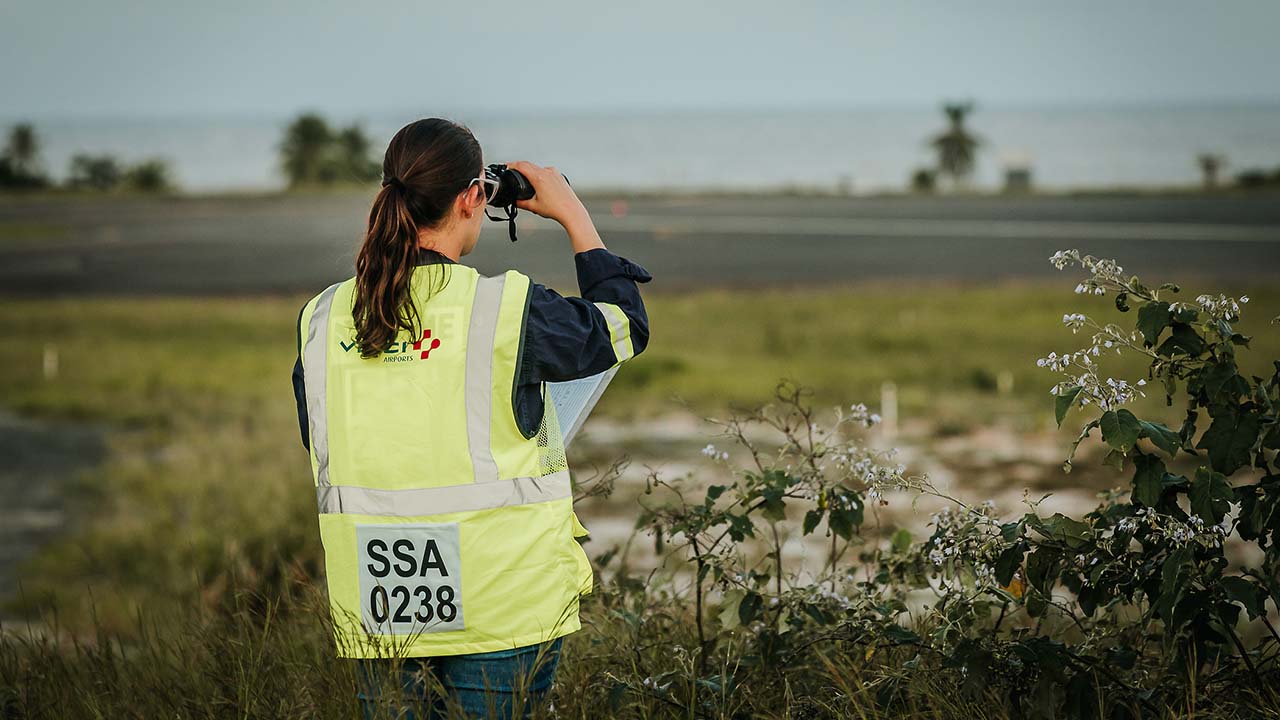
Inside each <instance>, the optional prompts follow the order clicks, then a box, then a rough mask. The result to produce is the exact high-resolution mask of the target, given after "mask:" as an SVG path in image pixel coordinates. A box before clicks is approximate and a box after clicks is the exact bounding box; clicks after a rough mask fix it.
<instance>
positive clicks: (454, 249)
mask: <svg viewBox="0 0 1280 720" xmlns="http://www.w3.org/2000/svg"><path fill="white" fill-rule="evenodd" d="M418 247H419V248H421V249H423V250H434V251H436V252H438V253H440V254H441V255H444V256H445V257H447V258H449V259H450V260H452V261H454V262H458V258H460V257H462V240H461V238H451V237H448V236H442V235H440V234H437V233H428V232H422V233H418Z"/></svg>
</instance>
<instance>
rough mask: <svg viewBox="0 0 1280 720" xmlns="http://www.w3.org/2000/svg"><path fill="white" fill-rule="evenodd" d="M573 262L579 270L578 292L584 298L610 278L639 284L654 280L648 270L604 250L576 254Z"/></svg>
mask: <svg viewBox="0 0 1280 720" xmlns="http://www.w3.org/2000/svg"><path fill="white" fill-rule="evenodd" d="M573 262H574V265H576V266H577V269H578V290H579V291H580V292H581V293H582V294H583V295H584V296H585V295H586V294H587V293H588V292H590V291H591V289H592V288H594V287H595V286H596V285H599V284H600V283H601V282H604V281H605V280H608V279H610V278H615V277H625V278H627V279H628V280H633V281H635V282H638V283H645V282H649V281H650V280H652V279H653V276H652V275H650V274H649V271H648V270H645V269H644V268H642V267H640V266H639V265H637V264H636V263H633V262H631V261H630V260H628V259H626V258H624V257H621V256H619V255H614V254H613V253H611V252H609V251H608V250H606V249H604V248H594V249H592V250H587V251H585V252H580V253H576V254H575V255H574V256H573Z"/></svg>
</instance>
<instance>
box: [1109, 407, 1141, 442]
mask: <svg viewBox="0 0 1280 720" xmlns="http://www.w3.org/2000/svg"><path fill="white" fill-rule="evenodd" d="M1141 429H1142V426H1141V425H1139V424H1138V418H1137V417H1135V416H1134V414H1133V413H1131V412H1129V411H1128V410H1125V409H1123V408H1121V409H1119V410H1108V411H1106V412H1105V413H1103V414H1102V439H1103V440H1105V441H1106V442H1107V444H1108V445H1110V446H1111V447H1113V448H1115V449H1116V450H1119V451H1120V452H1122V453H1123V452H1128V451H1129V450H1131V449H1132V448H1133V446H1134V443H1136V442H1138V432H1139V431H1140V430H1141Z"/></svg>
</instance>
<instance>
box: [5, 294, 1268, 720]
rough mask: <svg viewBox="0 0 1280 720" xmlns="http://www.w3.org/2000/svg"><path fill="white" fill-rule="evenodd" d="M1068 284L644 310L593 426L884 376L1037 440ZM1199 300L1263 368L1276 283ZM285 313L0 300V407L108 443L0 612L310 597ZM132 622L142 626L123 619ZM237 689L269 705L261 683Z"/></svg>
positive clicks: (210, 303)
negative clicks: (793, 386) (49, 360)
mask: <svg viewBox="0 0 1280 720" xmlns="http://www.w3.org/2000/svg"><path fill="white" fill-rule="evenodd" d="M1073 284H1074V282H1073V281H1070V280H1068V279H1067V278H1066V277H1064V278H1063V280H1062V281H1061V282H1058V283H1053V284H1052V285H1046V284H1039V285H1037V284H1027V283H1007V284H1000V285H993V284H982V285H975V284H945V285H943V284H938V285H924V284H903V283H885V284H875V285H860V286H856V287H850V288H848V289H838V290H837V289H830V290H821V291H817V290H815V291H782V290H769V291H714V292H705V293H694V294H684V295H655V296H651V297H649V298H647V304H648V308H649V312H650V317H651V324H652V328H653V332H652V337H651V341H650V347H649V349H648V350H647V351H646V352H645V353H644V354H643V355H641V356H640V357H638V358H637V359H636V360H635V361H633V362H632V363H631V364H629V365H628V366H627V367H625V368H624V369H623V370H621V371H620V373H619V375H618V379H617V381H616V382H615V384H614V385H613V386H612V387H611V389H610V391H609V393H608V394H607V395H606V398H605V400H604V402H603V404H602V406H601V408H600V412H601V413H603V414H604V415H606V416H611V417H614V418H618V419H628V418H648V419H658V420H660V419H661V418H663V417H665V416H667V415H668V414H670V413H680V412H686V411H688V410H692V411H693V412H696V413H717V412H720V411H723V410H725V409H726V408H729V407H732V406H734V405H740V404H741V405H751V404H756V403H759V402H762V401H765V400H767V399H768V398H769V396H770V395H771V392H772V389H773V387H774V385H775V384H776V382H777V381H778V380H779V379H781V378H789V379H793V380H796V381H798V382H800V383H802V384H804V385H806V386H809V387H811V388H813V390H814V392H815V403H816V404H818V405H819V406H821V405H823V404H848V403H850V402H858V401H863V402H866V403H867V404H868V405H871V406H872V407H873V409H874V408H875V404H876V403H877V402H878V397H879V395H878V393H879V388H880V386H881V383H883V382H885V381H890V380H891V381H893V382H895V383H896V384H897V386H898V388H899V396H900V399H901V411H900V412H901V414H902V416H903V417H908V416H909V417H916V418H926V419H928V420H930V421H931V422H932V423H933V425H934V427H935V428H936V429H937V432H938V433H949V432H956V431H958V429H963V428H967V427H972V426H976V425H982V424H985V423H989V422H993V421H995V420H997V419H999V420H1001V421H1009V420H1010V418H1012V419H1013V420H1014V421H1015V422H1014V424H1018V423H1021V424H1022V425H1023V426H1025V427H1028V428H1044V427H1046V426H1049V425H1051V423H1052V398H1051V397H1050V395H1049V394H1048V392H1047V389H1048V387H1049V386H1050V385H1051V384H1052V383H1053V382H1055V381H1056V378H1055V377H1053V376H1052V375H1051V374H1050V373H1049V372H1048V371H1046V370H1043V369H1040V368H1037V367H1036V365H1035V360H1036V358H1038V357H1041V356H1043V355H1046V354H1047V353H1048V352H1049V351H1051V350H1056V351H1058V352H1061V351H1063V350H1068V349H1072V348H1075V347H1078V346H1079V345H1081V344H1083V343H1084V338H1083V337H1073V336H1072V334H1071V333H1070V331H1069V330H1067V329H1065V328H1064V327H1063V325H1062V322H1061V317H1062V315H1063V314H1064V313H1067V312H1086V313H1090V314H1096V315H1097V316H1098V317H1099V318H1100V319H1103V320H1104V321H1114V320H1117V318H1116V317H1115V310H1114V307H1112V305H1111V300H1110V298H1089V297H1081V296H1074V295H1072V294H1071V292H1070V286H1071V285H1073ZM1209 290H1213V291H1215V292H1217V291H1222V292H1227V293H1228V294H1235V295H1238V294H1241V293H1245V292H1247V293H1248V294H1249V295H1250V297H1251V301H1250V303H1249V305H1248V307H1247V312H1246V314H1245V320H1244V321H1243V322H1242V323H1240V325H1239V329H1240V331H1242V332H1245V333H1246V334H1252V335H1253V336H1254V340H1253V344H1252V349H1253V352H1251V353H1249V354H1248V356H1247V358H1248V363H1253V365H1249V364H1246V365H1245V370H1248V371H1251V372H1254V373H1256V374H1261V373H1262V372H1264V371H1265V370H1267V369H1269V362H1267V361H1265V360H1264V359H1265V358H1276V357H1280V326H1277V325H1270V324H1268V321H1269V320H1270V319H1271V318H1272V317H1274V316H1276V315H1277V314H1280V288H1275V287H1233V288H1188V292H1192V293H1195V292H1200V291H1209ZM304 299H305V298H302V297H272V298H203V299H192V298H187V299H176V298H163V299H161V298H148V299H122V298H111V299H105V298H85V299H63V300H38V301H35V300H30V301H29V300H8V301H6V302H5V303H4V304H3V305H2V306H0V365H2V366H3V367H4V368H6V371H5V373H4V374H3V375H2V376H0V407H3V408H5V409H7V410H8V411H10V412H12V413H15V414H17V415H19V416H21V417H27V418H38V419H41V420H43V421H47V422H48V423H51V425H50V427H53V428H57V427H59V425H60V424H63V423H67V424H74V425H76V426H92V427H96V428H101V430H102V431H103V432H104V434H105V439H106V442H107V447H108V454H107V458H106V460H105V461H104V463H103V464H102V465H101V466H100V467H93V468H90V469H87V470H86V471H84V472H82V473H81V474H80V475H79V476H78V477H76V478H74V479H73V480H71V481H69V482H68V483H67V485H66V488H65V492H66V495H67V500H66V502H67V507H68V511H69V515H70V517H72V518H74V521H73V522H72V523H71V525H70V526H68V527H67V528H65V530H64V531H63V532H62V533H61V534H60V535H59V536H58V537H57V538H55V539H54V540H53V541H52V542H51V543H49V544H48V545H47V547H45V548H44V550H43V551H41V552H40V553H38V554H37V555H36V556H35V557H33V558H32V559H31V560H30V561H29V562H28V563H27V564H26V566H25V568H24V569H23V571H22V573H21V585H22V592H21V594H20V595H19V594H14V595H13V596H11V597H10V598H8V599H7V600H8V604H7V612H5V613H3V615H4V616H8V617H15V616H21V615H30V616H33V617H36V616H40V617H44V618H45V620H46V621H47V620H48V618H49V617H50V616H49V615H47V614H45V615H40V613H42V612H44V613H47V611H48V610H50V609H54V610H56V612H57V618H58V623H59V625H60V626H61V627H62V628H64V629H68V630H71V631H72V632H84V631H86V630H89V629H91V628H94V629H96V630H97V631H98V632H103V633H107V636H108V637H114V636H117V635H119V636H121V637H134V636H136V635H137V634H138V633H139V632H140V627H145V626H146V625H147V623H150V622H161V621H160V620H157V618H163V617H165V613H166V612H168V610H166V608H169V609H175V608H176V609H181V608H186V610H187V611H188V612H189V611H190V610H191V609H192V608H196V607H202V606H203V605H202V604H204V603H213V604H215V605H216V604H219V603H223V602H224V601H225V600H226V598H225V597H224V596H225V595H226V594H227V593H231V592H232V591H233V590H234V589H236V588H244V587H248V588H252V589H253V590H254V592H255V593H256V594H257V595H258V596H259V597H265V598H273V597H279V596H281V595H282V594H289V593H298V592H300V591H299V588H300V587H301V588H304V589H305V588H308V587H314V585H315V582H314V581H315V578H317V577H319V576H320V574H321V568H322V563H321V555H320V550H319V543H318V536H317V532H316V528H315V514H314V505H313V503H314V497H313V494H312V493H311V492H310V491H309V485H310V484H311V479H310V476H309V469H308V467H307V463H306V455H305V454H304V451H303V449H302V447H301V445H300V442H299V435H298V427H297V419H296V411H295V407H294V402H293V398H292V393H291V389H290V387H289V385H288V383H287V381H286V375H288V373H289V370H290V368H291V366H292V364H293V360H294V353H295V336H294V322H295V320H296V317H297V311H298V308H299V306H300V304H301V303H302V301H303V300H304ZM49 349H53V350H56V353H57V356H58V369H57V373H56V375H55V376H53V377H46V376H45V371H44V369H43V357H44V355H45V353H46V352H47V350H49ZM1143 367H1144V365H1143V364H1142V363H1140V362H1137V361H1134V360H1130V361H1127V362H1124V363H1120V364H1119V365H1117V367H1116V374H1117V376H1119V377H1128V378H1130V379H1136V378H1137V377H1140V376H1141V370H1142V368H1143ZM1004 371H1007V373H1008V378H1011V380H1012V383H1011V386H1010V385H1009V383H1008V380H1007V379H1006V380H1005V381H1004V383H1003V384H1004V385H1005V389H1004V390H1003V391H1002V390H1001V389H1000V386H1001V384H1002V382H1001V380H1000V375H1001V374H1002V373H1003V372H1004ZM1162 405H1163V399H1162V398H1159V397H1149V398H1147V399H1146V400H1145V401H1144V402H1143V403H1140V407H1142V408H1144V410H1143V412H1141V413H1140V414H1141V415H1143V416H1144V417H1146V416H1148V415H1151V416H1153V417H1159V413H1160V412H1162V411H1163V412H1164V413H1165V414H1166V415H1167V416H1168V417H1170V418H1177V417H1180V410H1179V409H1178V408H1176V407H1175V408H1169V409H1168V410H1162ZM1068 425H1070V423H1068ZM1063 438H1064V441H1065V440H1066V439H1068V438H1069V432H1068V429H1066V428H1064V430H1063ZM626 450H627V448H625V447H619V448H618V454H619V455H621V454H622V453H623V452H624V451H626ZM304 594H305V593H304ZM237 602H239V601H238V600H237ZM139 608H142V609H145V610H146V612H147V615H146V617H147V618H148V619H147V620H146V621H145V622H141V624H140V621H139V619H138V618H139V616H138V610H139ZM259 609H260V608H259ZM255 617H256V616H255ZM611 617H615V620H616V616H611ZM286 620H287V622H286V626H287V627H296V626H295V625H293V624H295V623H299V622H302V623H303V625H304V626H305V627H306V628H309V629H308V630H307V631H306V632H309V633H312V634H311V635H308V636H307V638H308V639H307V640H306V642H305V643H303V644H302V645H290V646H289V647H290V648H291V649H290V650H289V652H296V653H299V654H300V655H299V657H303V656H305V658H311V659H313V660H314V661H315V662H321V661H320V660H319V659H317V658H320V657H321V656H322V655H323V654H324V653H323V649H324V647H325V645H324V641H323V636H322V634H320V633H318V632H317V630H318V627H319V626H318V625H314V624H313V625H307V624H306V623H305V622H303V621H300V620H299V619H298V618H297V617H291V618H287V619H286ZM218 622H223V620H219V621H218ZM609 622H613V621H609ZM605 625H608V623H604V625H601V626H600V627H599V628H597V630H596V631H588V632H585V633H579V635H580V636H581V637H575V639H574V641H573V643H572V644H571V646H570V647H571V653H578V654H579V657H589V656H593V655H592V653H595V654H596V655H598V656H599V657H604V656H605V655H607V653H605V652H604V650H603V649H601V648H599V645H600V643H602V642H604V640H603V638H604V637H605V635H604V634H602V633H608V632H614V631H618V628H617V627H613V626H612V625H609V628H612V629H608V628H606V627H605ZM237 627H238V626H237ZM620 627H621V626H620ZM623 629H625V627H624V628H623ZM243 630H244V628H242V627H241V628H239V629H236V628H234V627H233V628H232V629H231V630H227V631H225V632H224V631H222V630H218V629H217V628H216V627H215V628H204V631H208V632H209V633H210V635H209V637H208V638H207V640H208V642H210V643H214V642H217V643H224V642H231V640H229V639H228V638H232V639H234V637H235V633H236V632H241V631H243ZM686 630H687V628H686ZM673 632H674V631H673ZM201 637H204V636H201ZM186 641H187V642H197V640H196V639H191V638H188V639H187V640H186ZM243 641H244V642H246V643H248V642H251V639H243ZM259 641H261V642H263V643H268V641H267V640H265V639H263V638H259ZM199 642H203V641H202V640H201V641H199ZM206 649H208V647H206ZM34 657H35V655H32V658H34ZM294 660H296V661H297V662H299V663H301V662H304V661H303V660H301V659H298V658H294ZM44 661H47V662H50V663H53V665H51V666H50V667H56V666H57V664H56V662H54V661H53V660H50V659H49V658H48V657H45V660H44ZM15 662H18V663H19V666H21V662H27V661H15ZM29 662H32V663H36V665H38V664H39V662H43V661H36V660H34V659H29ZM84 662H89V661H88V660H86V661H84ZM269 662H276V663H287V662H291V660H290V659H289V658H287V657H279V656H273V657H271V658H269ZM0 665H3V663H0ZM29 667H35V665H32V666H29ZM78 667H81V668H82V669H83V667H84V666H78ZM50 671H52V670H50ZM241 671H245V670H244V668H241ZM581 672H587V671H586V670H585V669H584V670H581ZM88 677H91V676H89V675H86V676H85V678H88ZM86 681H87V680H86ZM585 681H586V680H584V682H585ZM339 684H340V683H339ZM255 687H257V686H255ZM326 687H329V688H330V689H331V690H332V689H333V686H332V684H331V685H328V686H326ZM256 691H260V692H262V693H264V697H269V696H270V694H271V692H272V689H271V688H270V687H267V686H262V687H258V689H257V690H256ZM335 692H336V691H335ZM0 700H3V698H0ZM0 706H2V705H0ZM956 712H960V711H959V710H956Z"/></svg>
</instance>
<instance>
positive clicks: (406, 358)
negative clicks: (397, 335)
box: [338, 328, 440, 362]
mask: <svg viewBox="0 0 1280 720" xmlns="http://www.w3.org/2000/svg"><path fill="white" fill-rule="evenodd" d="M338 344H339V345H341V346H342V351H343V352H351V351H352V350H353V349H355V347H356V341H355V340H352V341H351V342H345V341H342V340H339V341H338ZM438 347H440V338H433V337H431V329H430V328H427V329H426V330H423V331H422V337H421V338H418V339H417V340H414V341H413V342H410V341H408V340H402V341H400V342H397V343H392V344H391V347H389V348H387V349H386V350H384V351H383V352H382V362H410V361H413V360H427V359H429V358H430V357H431V351H432V350H435V349H436V348H438ZM415 355H416V356H415Z"/></svg>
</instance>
